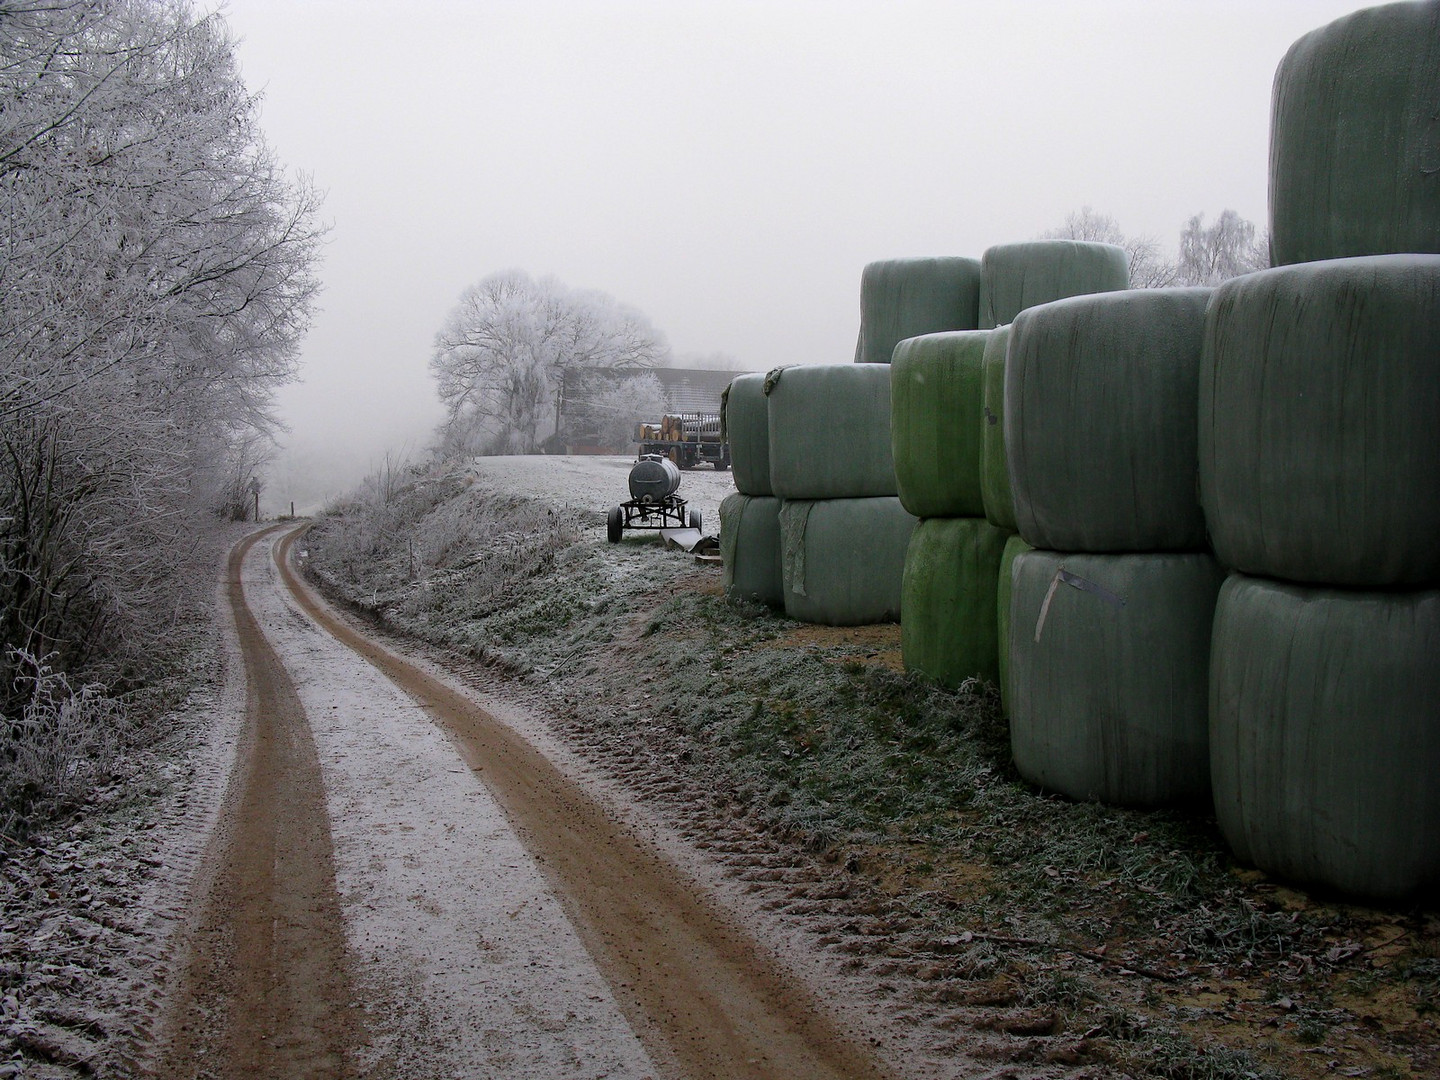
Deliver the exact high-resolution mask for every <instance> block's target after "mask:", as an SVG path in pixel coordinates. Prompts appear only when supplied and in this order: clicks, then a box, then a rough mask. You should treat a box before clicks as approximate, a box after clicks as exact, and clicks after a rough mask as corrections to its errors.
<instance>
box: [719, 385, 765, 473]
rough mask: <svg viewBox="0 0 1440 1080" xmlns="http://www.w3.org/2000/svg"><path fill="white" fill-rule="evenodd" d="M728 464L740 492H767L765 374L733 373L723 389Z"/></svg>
mask: <svg viewBox="0 0 1440 1080" xmlns="http://www.w3.org/2000/svg"><path fill="white" fill-rule="evenodd" d="M725 437H726V438H727V439H728V440H729V442H730V467H731V469H732V470H733V472H734V476H735V487H736V489H737V490H739V491H740V493H741V494H743V495H770V494H772V492H771V490H770V409H769V406H768V403H767V401H766V398H765V376H764V375H761V374H759V373H758V372H757V373H755V374H752V375H737V376H735V378H733V379H731V380H730V386H729V388H728V389H727V390H726V392H725Z"/></svg>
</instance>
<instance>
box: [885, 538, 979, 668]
mask: <svg viewBox="0 0 1440 1080" xmlns="http://www.w3.org/2000/svg"><path fill="white" fill-rule="evenodd" d="M1004 550H1005V533H1004V532H1002V531H1001V530H1000V529H997V528H995V526H993V525H991V524H990V523H989V522H988V521H986V520H985V519H984V518H975V517H968V518H927V519H926V520H924V521H921V522H920V524H919V525H917V526H916V527H915V532H914V534H913V535H912V536H911V537H910V546H909V549H908V550H907V552H906V554H905V577H904V582H903V584H902V589H901V602H900V613H901V619H900V648H901V652H902V654H903V656H904V658H905V668H906V670H908V671H916V672H919V673H920V674H922V675H924V676H926V677H927V678H930V679H933V680H934V681H935V682H938V683H940V684H941V685H943V686H949V687H958V686H959V685H960V684H961V683H963V682H964V681H965V680H966V679H981V680H983V681H985V682H988V683H990V684H991V685H994V684H995V683H996V682H997V681H998V680H999V678H1000V669H999V638H998V636H997V631H996V625H995V611H996V607H995V602H996V601H995V592H996V587H997V585H998V583H999V570H1000V560H1001V556H1002V554H1003V553H1004Z"/></svg>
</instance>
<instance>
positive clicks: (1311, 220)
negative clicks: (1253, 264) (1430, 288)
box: [1270, 0, 1440, 266]
mask: <svg viewBox="0 0 1440 1080" xmlns="http://www.w3.org/2000/svg"><path fill="white" fill-rule="evenodd" d="M1270 252H1271V261H1272V263H1273V264H1274V265H1276V266H1284V265H1287V264H1290V263H1301V262H1316V261H1319V260H1322V259H1340V258H1346V257H1349V256H1356V255H1384V254H1390V253H1401V252H1426V253H1432V254H1433V253H1437V252H1440V3H1436V2H1434V0H1432V2H1430V3H1424V4H1411V3H1404V4H1387V5H1385V6H1383V7H1374V8H1367V9H1365V10H1363V11H1357V12H1355V13H1354V14H1352V15H1347V16H1345V17H1344V18H1341V19H1337V20H1336V21H1334V22H1332V23H1330V24H1329V25H1328V26H1323V27H1321V28H1320V29H1318V30H1313V31H1311V32H1310V33H1308V34H1306V35H1305V36H1304V37H1302V38H1301V39H1300V40H1299V41H1297V42H1295V44H1294V45H1292V46H1291V47H1290V50H1289V52H1287V53H1286V54H1285V58H1284V59H1283V60H1282V61H1281V62H1280V67H1279V69H1278V70H1277V71H1276V73H1275V86H1274V92H1273V95H1272V98H1271V118H1270Z"/></svg>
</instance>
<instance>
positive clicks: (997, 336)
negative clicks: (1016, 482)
mask: <svg viewBox="0 0 1440 1080" xmlns="http://www.w3.org/2000/svg"><path fill="white" fill-rule="evenodd" d="M989 333H990V337H989V338H988V339H986V341H985V357H984V362H983V371H982V372H981V382H982V384H983V385H982V388H981V406H980V412H981V418H982V423H983V426H982V427H981V429H980V501H981V502H982V503H983V504H984V506H985V518H986V520H987V521H989V522H990V524H991V525H996V526H998V527H1000V528H1002V529H1005V530H1007V531H1009V532H1015V531H1016V528H1015V498H1014V496H1013V495H1012V494H1011V493H1010V474H1009V472H1008V471H1007V470H1008V466H1007V465H1006V462H1005V354H1006V351H1007V350H1008V348H1009V345H1010V327H1009V325H1008V324H1007V325H1005V326H997V327H996V328H995V329H994V330H991V331H990V332H989Z"/></svg>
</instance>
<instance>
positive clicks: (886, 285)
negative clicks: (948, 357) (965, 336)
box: [855, 256, 980, 364]
mask: <svg viewBox="0 0 1440 1080" xmlns="http://www.w3.org/2000/svg"><path fill="white" fill-rule="evenodd" d="M979 325H980V260H979V259H966V258H960V257H956V256H952V257H945V258H935V259H887V260H885V261H883V262H872V263H870V264H868V265H867V266H866V267H865V270H864V272H863V273H862V274H861V275H860V337H859V340H858V341H857V342H856V345H855V362H856V363H857V364H888V363H890V359H891V356H892V354H893V353H894V351H895V346H896V345H897V344H899V343H900V342H901V341H904V340H905V339H906V338H910V337H917V336H919V335H920V334H934V333H939V332H940V331H942V330H974V329H976V328H977V327H979Z"/></svg>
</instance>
